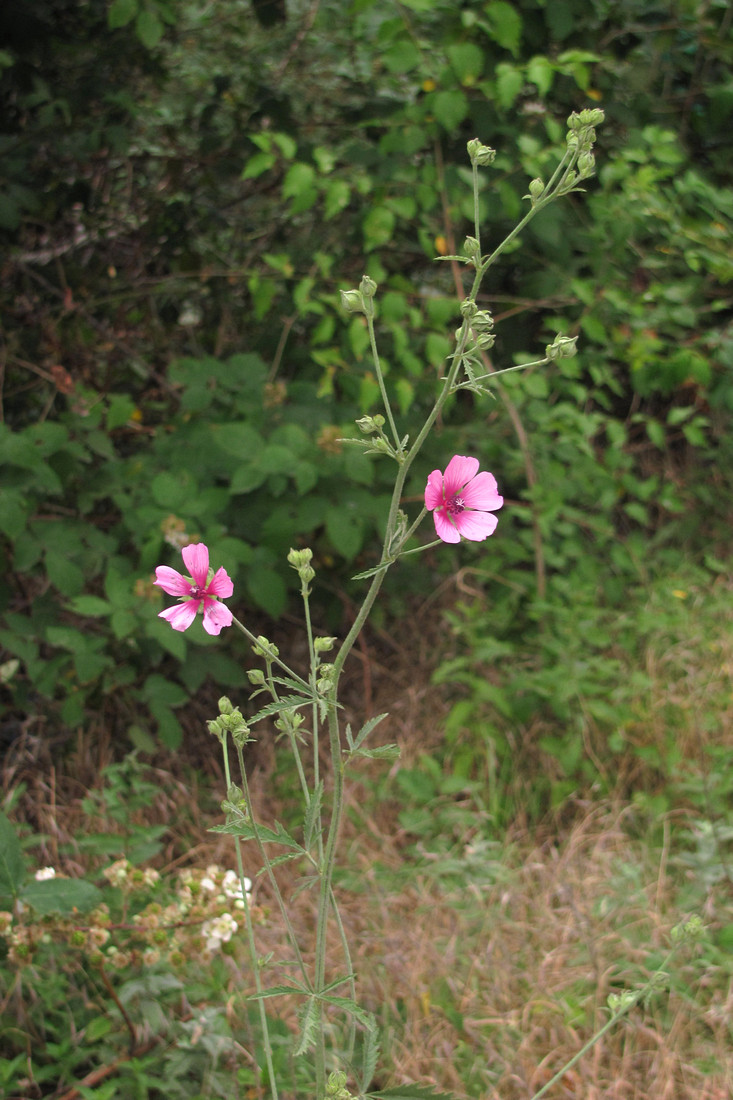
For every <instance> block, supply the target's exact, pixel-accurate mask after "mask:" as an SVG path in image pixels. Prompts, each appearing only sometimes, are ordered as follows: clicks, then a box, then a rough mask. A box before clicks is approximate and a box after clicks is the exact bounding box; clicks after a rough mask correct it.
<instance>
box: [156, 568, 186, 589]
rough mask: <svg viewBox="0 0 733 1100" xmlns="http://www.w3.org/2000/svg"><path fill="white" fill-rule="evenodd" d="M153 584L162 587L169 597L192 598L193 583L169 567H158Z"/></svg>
mask: <svg viewBox="0 0 733 1100" xmlns="http://www.w3.org/2000/svg"><path fill="white" fill-rule="evenodd" d="M153 584H158V585H160V587H161V588H162V589H163V591H164V592H167V593H168V595H169V596H190V594H191V582H190V581H188V580H187V579H186V578H185V577H182V576H181V574H180V573H179V572H178V571H177V570H175V569H171V568H170V566H168V565H159V566H158V568H157V569H156V570H155V580H154V581H153Z"/></svg>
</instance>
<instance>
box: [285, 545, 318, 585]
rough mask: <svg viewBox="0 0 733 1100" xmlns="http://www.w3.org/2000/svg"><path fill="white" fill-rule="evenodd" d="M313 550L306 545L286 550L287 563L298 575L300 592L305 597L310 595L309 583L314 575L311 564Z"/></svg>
mask: <svg viewBox="0 0 733 1100" xmlns="http://www.w3.org/2000/svg"><path fill="white" fill-rule="evenodd" d="M312 560H313V551H312V550H310V549H309V548H308V547H307V546H306V547H305V548H304V549H303V550H292V549H291V550H290V551H289V552H288V565H290V566H292V568H293V569H294V570H295V572H296V573H297V574H298V576H299V577H300V593H301V595H302V596H303V597H304V598H305V597H306V596H310V592H311V589H310V583H311V581H312V580H313V578H314V577H315V575H316V571H315V569H314V568H313V566H312V565H311V561H312Z"/></svg>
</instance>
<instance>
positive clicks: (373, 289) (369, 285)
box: [359, 275, 377, 298]
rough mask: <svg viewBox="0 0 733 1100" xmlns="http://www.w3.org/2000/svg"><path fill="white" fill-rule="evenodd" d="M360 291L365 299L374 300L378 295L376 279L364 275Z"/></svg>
mask: <svg viewBox="0 0 733 1100" xmlns="http://www.w3.org/2000/svg"><path fill="white" fill-rule="evenodd" d="M359 290H360V291H361V293H362V294H363V295H364V297H365V298H373V297H374V295H375V294H376V293H377V284H376V283H375V282H374V279H370V278H369V276H368V275H364V276H363V277H362V280H361V282H360V283H359Z"/></svg>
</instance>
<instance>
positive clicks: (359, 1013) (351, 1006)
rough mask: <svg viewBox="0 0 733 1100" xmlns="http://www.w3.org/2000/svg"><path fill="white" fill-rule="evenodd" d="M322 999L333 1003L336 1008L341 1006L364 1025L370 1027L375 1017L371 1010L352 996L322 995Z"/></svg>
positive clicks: (326, 1002)
mask: <svg viewBox="0 0 733 1100" xmlns="http://www.w3.org/2000/svg"><path fill="white" fill-rule="evenodd" d="M320 1000H321V1001H323V1003H324V1004H327V1005H333V1007H334V1008H340V1009H342V1010H343V1011H344V1012H348V1013H349V1015H350V1016H353V1017H354V1019H355V1020H358V1021H359V1023H360V1024H362V1025H363V1026H364V1027H369V1025H370V1022H371V1021H373V1019H374V1017H373V1016H372V1014H371V1012H367V1011H366V1009H364V1008H361V1007H360V1006H359V1005H358V1004H357V1003H356V1001H354V1000H352V999H351V997H321V998H320Z"/></svg>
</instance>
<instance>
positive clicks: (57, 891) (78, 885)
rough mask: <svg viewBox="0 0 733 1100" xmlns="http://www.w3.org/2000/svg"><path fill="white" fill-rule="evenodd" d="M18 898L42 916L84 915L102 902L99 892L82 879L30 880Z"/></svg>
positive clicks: (91, 884)
mask: <svg viewBox="0 0 733 1100" xmlns="http://www.w3.org/2000/svg"><path fill="white" fill-rule="evenodd" d="M20 897H21V900H22V901H24V902H25V903H26V904H27V905H31V906H32V907H33V908H34V909H35V911H36V912H37V913H39V914H41V915H43V916H45V915H46V914H47V913H61V914H62V916H70V915H71V914H72V913H74V912H80V913H84V912H86V911H87V910H89V909H93V908H94V906H95V905H99V904H100V903H101V901H102V894H101V891H99V890H98V889H97V887H96V886H94V884H93V883H91V882H87V881H86V880H85V879H83V878H50V879H43V880H41V881H40V882H38V881H36V879H31V880H30V881H29V882H27V883H26V885H25V886H24V887H23V889H22V890H21V892H20Z"/></svg>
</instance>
